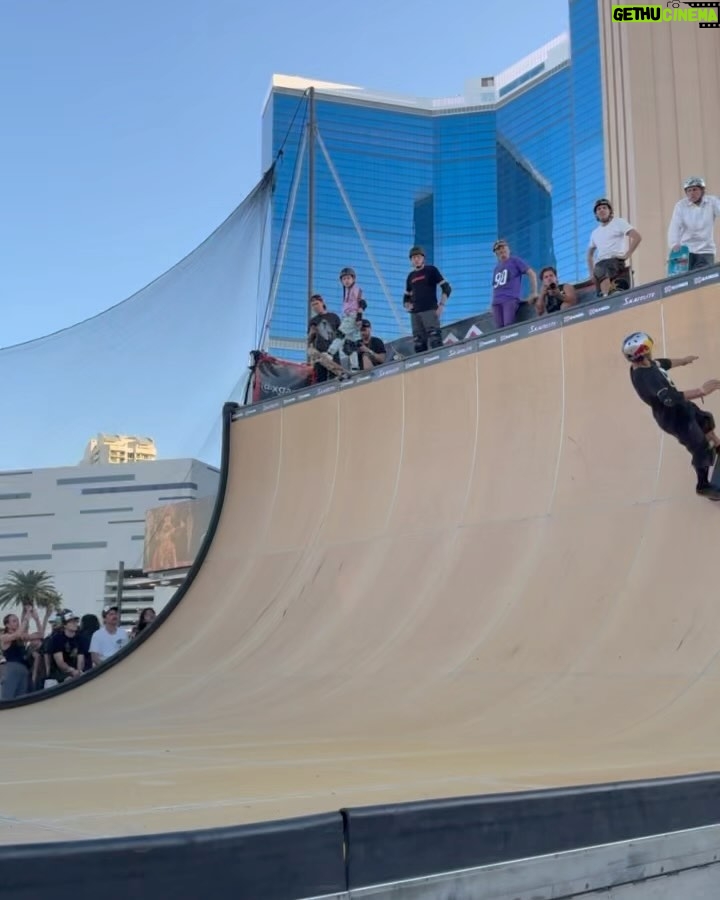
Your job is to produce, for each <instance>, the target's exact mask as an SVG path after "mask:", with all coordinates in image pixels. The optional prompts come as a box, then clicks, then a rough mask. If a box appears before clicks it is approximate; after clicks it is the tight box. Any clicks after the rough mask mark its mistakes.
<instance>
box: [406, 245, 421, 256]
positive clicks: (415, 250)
mask: <svg viewBox="0 0 720 900" xmlns="http://www.w3.org/2000/svg"><path fill="white" fill-rule="evenodd" d="M413 256H425V251H424V250H423V248H422V247H418V246H417V244H416V245H415V246H414V247H411V248H410V252H409V253H408V257H409V258H410V259H412V258H413Z"/></svg>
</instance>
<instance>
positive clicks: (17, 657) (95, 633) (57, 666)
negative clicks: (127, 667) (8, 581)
mask: <svg viewBox="0 0 720 900" xmlns="http://www.w3.org/2000/svg"><path fill="white" fill-rule="evenodd" d="M154 621H155V610H154V609H153V608H152V607H150V606H148V607H145V609H143V610H141V611H140V613H139V615H138V619H137V622H136V623H135V624H134V625H133V626H132V628H131V629H129V630H128V629H126V628H123V627H122V626H121V624H120V611H119V609H118V607H117V606H107V607H105V609H104V610H103V611H102V624H101V623H100V621H99V620H98V617H97V616H96V615H94V614H92V613H88V614H86V615H84V616H82V618H80V617H79V616H77V615H75V613H74V612H73V611H72V610H70V609H63V610H62V611H61V612H57V613H53V614H51V613H50V611H49V610H46V611H45V614H44V615H43V617H42V619H41V617H40V613H39V611H38V610H37V609H36V608H35V607H34V606H30V605H28V606H24V607H23V610H22V613H21V614H20V616H17V615H16V614H14V613H8V614H7V615H6V616H5V617H4V618H3V620H2V630H0V699H2V700H13V699H15V698H16V697H22V696H23V695H25V694H31V693H35V692H37V691H42V690H46V689H48V688H52V687H55V686H56V685H58V684H62V683H63V682H64V681H67V680H69V679H73V678H81V677H82V676H83V675H85V674H86V673H87V672H89V671H90V670H91V669H94V668H97V667H98V666H101V665H102V664H103V663H104V662H105V661H106V660H108V659H109V658H110V657H111V656H113V655H114V654H115V653H117V652H118V650H121V649H122V648H123V647H124V646H125V645H126V644H127V643H128V642H129V641H131V640H132V639H133V638H135V637H137V635H138V634H140V632H142V631H144V630H145V629H146V628H147V627H149V626H150V625H151V624H152V623H153V622H154Z"/></svg>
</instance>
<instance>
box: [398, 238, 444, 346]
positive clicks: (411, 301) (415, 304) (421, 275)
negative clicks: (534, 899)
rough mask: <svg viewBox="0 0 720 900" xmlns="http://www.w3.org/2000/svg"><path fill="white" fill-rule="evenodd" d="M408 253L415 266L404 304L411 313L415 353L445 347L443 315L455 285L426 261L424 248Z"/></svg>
mask: <svg viewBox="0 0 720 900" xmlns="http://www.w3.org/2000/svg"><path fill="white" fill-rule="evenodd" d="M408 255H409V257H410V262H411V263H412V267H413V268H412V272H410V274H409V275H408V277H407V279H406V280H405V293H404V294H403V306H404V307H405V309H406V310H407V311H408V312H409V313H410V324H411V326H412V335H413V338H414V341H415V352H416V353H424V351H425V350H428V349H430V350H434V349H435V348H436V347H442V331H441V328H440V317H441V316H442V312H443V310H444V309H445V304H446V303H447V301H448V298H449V297H450V294H451V292H452V288H451V286H450V284H449V282H448V281H447V280H446V279H445V277H444V276H443V275H442V274H441V272H440V270H439V269H438V268H437V267H436V266H431V265H429V264H428V263H426V262H425V251H424V250H423V248H422V247H418V246H417V245H415V246H414V247H411V248H410V253H409V254H408ZM438 287H439V288H440V300H439V301H438V298H437V289H438Z"/></svg>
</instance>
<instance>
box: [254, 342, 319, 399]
mask: <svg viewBox="0 0 720 900" xmlns="http://www.w3.org/2000/svg"><path fill="white" fill-rule="evenodd" d="M251 377H252V394H251V396H252V402H253V403H259V402H260V401H262V400H273V399H277V398H283V397H287V396H288V395H289V394H292V393H294V392H295V391H300V390H302V389H303V388H305V387H309V386H310V385H311V384H314V383H315V370H314V368H313V367H312V366H311V365H308V364H307V363H294V362H290V361H289V360H287V359H278V358H277V357H276V356H270V355H269V354H267V353H260V352H258V353H256V354H255V362H254V366H253V370H252V376H251Z"/></svg>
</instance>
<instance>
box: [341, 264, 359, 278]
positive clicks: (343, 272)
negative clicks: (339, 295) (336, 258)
mask: <svg viewBox="0 0 720 900" xmlns="http://www.w3.org/2000/svg"><path fill="white" fill-rule="evenodd" d="M345 275H351V276H352V277H353V278H357V275H356V274H355V269H351V268H350V266H345V268H344V269H341V270H340V278H343V277H344V276H345Z"/></svg>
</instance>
